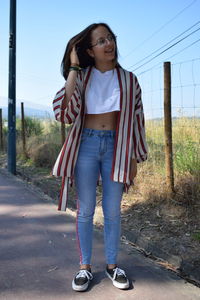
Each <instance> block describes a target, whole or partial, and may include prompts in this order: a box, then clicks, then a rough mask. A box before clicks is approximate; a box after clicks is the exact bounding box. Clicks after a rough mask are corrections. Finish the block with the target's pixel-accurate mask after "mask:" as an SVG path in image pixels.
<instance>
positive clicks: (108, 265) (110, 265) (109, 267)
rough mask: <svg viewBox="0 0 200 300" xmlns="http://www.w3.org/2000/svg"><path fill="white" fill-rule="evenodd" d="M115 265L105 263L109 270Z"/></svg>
mask: <svg viewBox="0 0 200 300" xmlns="http://www.w3.org/2000/svg"><path fill="white" fill-rule="evenodd" d="M116 266H117V264H107V268H108V269H110V270H111V269H114V268H116Z"/></svg>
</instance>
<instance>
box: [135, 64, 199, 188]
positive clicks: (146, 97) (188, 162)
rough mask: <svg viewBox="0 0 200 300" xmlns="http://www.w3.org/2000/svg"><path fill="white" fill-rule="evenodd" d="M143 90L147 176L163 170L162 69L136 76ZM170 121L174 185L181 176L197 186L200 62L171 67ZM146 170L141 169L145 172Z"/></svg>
mask: <svg viewBox="0 0 200 300" xmlns="http://www.w3.org/2000/svg"><path fill="white" fill-rule="evenodd" d="M138 78H139V81H140V84H141V86H142V90H143V103H144V110H145V116H146V131H147V139H148V145H149V162H148V164H149V169H150V173H151V176H152V177H154V181H156V179H155V178H157V177H158V174H159V176H162V175H163V174H164V171H165V169H166V154H165V147H166V142H165V135H164V123H165V122H164V121H165V120H164V89H165V88H164V69H163V66H156V67H154V68H150V69H148V70H146V71H144V72H141V73H140V74H139V75H138ZM171 117H172V142H173V148H172V149H173V151H172V155H173V166H174V173H175V182H177V180H179V179H180V176H182V175H183V174H184V175H185V176H193V177H194V178H195V181H196V182H197V183H198V184H199V182H200V58H196V59H192V60H188V61H182V62H180V63H176V64H171ZM146 167H147V166H144V167H142V168H144V170H145V172H146Z"/></svg>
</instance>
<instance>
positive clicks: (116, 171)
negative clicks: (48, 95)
mask: <svg viewBox="0 0 200 300" xmlns="http://www.w3.org/2000/svg"><path fill="white" fill-rule="evenodd" d="M91 70H92V67H88V68H87V69H86V70H84V71H79V73H78V75H77V79H76V86H75V90H74V93H73V95H72V97H71V99H70V101H69V103H68V105H67V107H66V108H65V109H62V108H61V106H62V101H63V99H64V98H65V87H63V88H62V89H61V90H60V91H58V93H57V94H56V96H55V98H54V100H53V110H54V113H55V118H56V120H57V121H60V122H63V123H67V124H73V125H72V126H71V128H70V131H69V133H68V136H67V138H66V141H65V143H64V145H63V147H62V149H61V151H60V153H59V155H58V158H57V160H56V163H55V165H54V167H53V172H52V174H53V175H54V176H62V188H61V193H60V201H59V205H58V210H66V205H67V198H68V187H69V185H71V186H72V184H73V175H74V168H75V164H76V160H77V156H78V151H79V145H80V137H81V133H82V129H83V125H84V117H85V100H84V95H85V91H86V89H87V84H88V81H89V79H90V75H91ZM116 70H117V75H118V80H119V87H120V111H119V114H118V120H117V126H116V138H115V148H114V156H113V162H112V171H111V179H112V180H113V181H117V182H122V183H124V184H125V190H126V192H128V188H129V186H130V179H129V173H130V165H131V159H132V158H135V159H136V160H137V162H138V163H139V162H142V161H144V160H146V159H147V145H146V140H145V127H144V126H145V122H144V114H143V105H142V100H141V89H140V86H139V83H138V80H137V78H136V76H135V75H134V74H133V73H131V72H128V71H126V70H124V69H122V68H119V67H117V68H116Z"/></svg>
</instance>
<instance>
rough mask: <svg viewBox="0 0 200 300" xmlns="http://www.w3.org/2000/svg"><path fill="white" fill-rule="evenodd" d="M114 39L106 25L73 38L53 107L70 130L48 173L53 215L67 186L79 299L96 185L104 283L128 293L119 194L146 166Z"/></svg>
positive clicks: (137, 99)
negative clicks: (120, 258)
mask: <svg viewBox="0 0 200 300" xmlns="http://www.w3.org/2000/svg"><path fill="white" fill-rule="evenodd" d="M117 53H118V52H117V43H116V36H115V35H114V33H113V32H112V30H111V29H110V27H109V26H108V25H107V24H104V23H98V24H92V25H90V26H88V27H87V28H86V29H85V30H83V31H82V32H80V33H79V34H77V35H76V36H74V37H73V38H72V39H71V40H70V41H69V42H68V45H67V47H66V51H65V54H64V57H63V61H62V73H63V76H64V78H65V80H66V82H65V86H64V87H63V88H62V89H61V90H60V91H59V92H58V93H57V94H56V97H55V99H54V101H53V107H54V112H55V118H56V120H58V121H61V122H64V123H68V124H72V126H71V129H70V132H69V134H68V136H67V139H66V142H65V144H64V145H63V148H62V150H61V152H60V154H59V156H58V158H57V161H56V163H55V166H54V168H53V175H55V176H62V177H63V181H62V189H61V196H60V203H59V208H58V209H59V210H65V209H66V203H67V192H68V186H69V185H72V184H73V183H75V187H76V191H77V196H78V199H77V241H78V245H79V251H80V270H79V272H78V273H77V274H76V275H75V277H74V279H73V281H72V288H73V289H74V290H75V291H85V290H86V289H87V288H88V286H89V284H90V282H91V280H92V279H93V276H92V272H91V254H92V230H93V216H94V211H95V205H96V186H97V182H98V181H99V180H100V181H102V190H103V192H102V208H103V214H104V241H105V256H106V263H107V266H106V275H107V276H108V277H109V278H110V279H111V280H112V282H113V285H114V286H116V287H117V288H120V289H127V288H128V287H129V281H128V279H127V277H126V274H125V272H124V271H123V270H122V269H120V268H119V267H118V265H117V254H118V248H119V241H120V224H121V223H120V205H121V199H122V194H123V191H128V188H129V186H130V185H131V184H132V183H133V179H134V177H135V176H136V173H137V163H139V162H141V161H144V160H146V158H147V147H146V142H145V130H144V115H143V106H142V100H141V89H140V86H139V83H138V81H137V78H136V76H135V75H134V74H133V73H131V72H128V71H126V70H124V69H123V68H121V66H120V65H119V63H118V60H117V59H118V55H117Z"/></svg>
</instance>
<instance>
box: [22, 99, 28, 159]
mask: <svg viewBox="0 0 200 300" xmlns="http://www.w3.org/2000/svg"><path fill="white" fill-rule="evenodd" d="M21 130H22V149H23V154H24V156H25V157H27V153H26V133H25V118H24V103H23V102H21Z"/></svg>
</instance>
